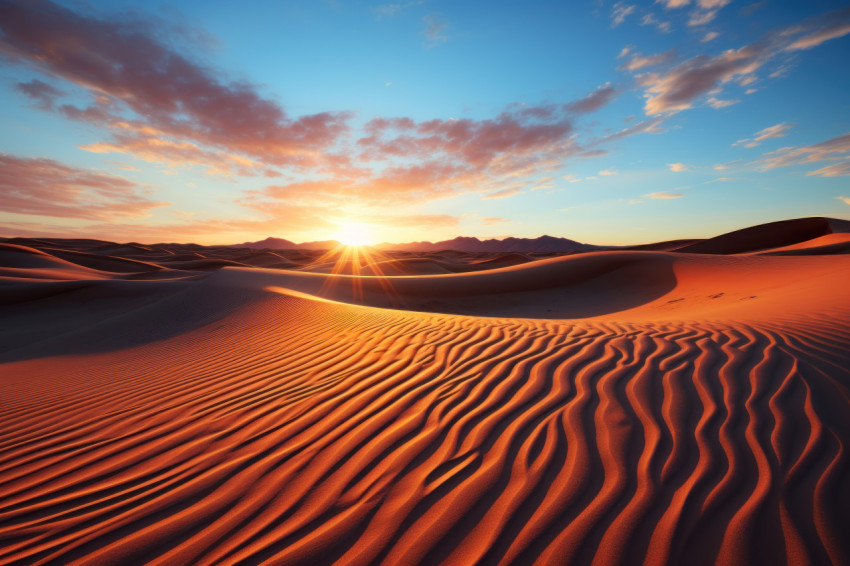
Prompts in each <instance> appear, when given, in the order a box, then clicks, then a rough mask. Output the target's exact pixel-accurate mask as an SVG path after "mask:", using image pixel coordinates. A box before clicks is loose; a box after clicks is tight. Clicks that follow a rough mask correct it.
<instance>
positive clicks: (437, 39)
mask: <svg viewBox="0 0 850 566" xmlns="http://www.w3.org/2000/svg"><path fill="white" fill-rule="evenodd" d="M422 21H423V22H425V29H423V30H422V35H424V36H425V39H426V40H427V41H428V47H434V46H436V45H439V44H441V43H445V42H446V41H448V39H449V36H447V35H446V34H445V33H444V31H445V30H446V28H447V27H449V24H447V23H446V22H444V21H443V20H441V19H440V18H438V17H437V16H435V15H433V14H428V15H427V16H425V17H423V18H422Z"/></svg>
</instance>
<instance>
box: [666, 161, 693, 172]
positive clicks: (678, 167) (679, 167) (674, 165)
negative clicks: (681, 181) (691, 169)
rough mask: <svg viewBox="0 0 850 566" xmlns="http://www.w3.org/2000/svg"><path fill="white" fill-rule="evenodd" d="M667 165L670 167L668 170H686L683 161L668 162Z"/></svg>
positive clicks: (686, 167)
mask: <svg viewBox="0 0 850 566" xmlns="http://www.w3.org/2000/svg"><path fill="white" fill-rule="evenodd" d="M667 166H668V167H669V168H670V171H674V172H676V173H681V172H682V171H687V170H688V166H687V165H685V164H684V163H668V164H667Z"/></svg>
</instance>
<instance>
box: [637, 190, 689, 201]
mask: <svg viewBox="0 0 850 566" xmlns="http://www.w3.org/2000/svg"><path fill="white" fill-rule="evenodd" d="M643 196H644V198H651V199H658V200H669V199H674V198H681V197H683V196H685V195H683V194H682V193H673V192H670V191H656V192H654V193H649V194H646V195H643Z"/></svg>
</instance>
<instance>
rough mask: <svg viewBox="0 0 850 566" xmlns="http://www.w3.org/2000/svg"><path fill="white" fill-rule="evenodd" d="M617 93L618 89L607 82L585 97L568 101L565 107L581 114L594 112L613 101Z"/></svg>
mask: <svg viewBox="0 0 850 566" xmlns="http://www.w3.org/2000/svg"><path fill="white" fill-rule="evenodd" d="M616 94H617V89H616V88H615V87H613V86H611V83H605V84H604V85H602V86H600V87H598V88H597V89H596V90H595V91H593V92H592V93H590V94H588V95H587V96H585V97H584V98H581V99H579V100H576V101H574V102H570V103H568V104H567V105H566V106H565V109H566V110H567V111H570V112H575V113H579V114H585V113H588V112H593V111H594V110H599V109H600V108H602V107H603V106H605V105H606V104H608V103H609V102H611V100H613V98H614V96H615V95H616Z"/></svg>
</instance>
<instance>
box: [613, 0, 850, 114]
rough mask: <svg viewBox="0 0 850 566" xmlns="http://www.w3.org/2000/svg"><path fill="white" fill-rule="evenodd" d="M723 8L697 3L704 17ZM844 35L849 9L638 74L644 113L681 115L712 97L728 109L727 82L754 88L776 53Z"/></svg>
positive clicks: (849, 28) (718, 1)
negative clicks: (677, 113) (742, 44)
mask: <svg viewBox="0 0 850 566" xmlns="http://www.w3.org/2000/svg"><path fill="white" fill-rule="evenodd" d="M726 4H728V2H727V1H726V0H706V1H701V2H698V5H699V7H700V9H701V10H703V11H704V12H705V14H709V13H714V12H716V10H718V9H720V8H722V7H723V6H725V5H726ZM847 33H850V7H849V8H844V9H840V10H835V11H833V12H829V13H827V14H824V15H821V16H818V17H815V18H811V19H809V20H806V21H805V22H804V23H802V24H800V25H798V26H793V27H790V28H786V29H782V30H778V31H773V32H770V33H768V34H766V35H765V36H763V37H762V38H761V39H760V40H759V41H756V42H754V43H751V44H749V45H745V46H743V47H740V48H738V49H729V50H726V51H724V52H723V53H721V54H719V55H715V56H710V55H698V56H696V57H694V58H692V59H690V60H688V61H685V62H683V63H680V64H678V65H676V66H674V67H673V68H671V69H669V70H667V71H665V72H657V73H644V74H640V75H637V77H636V78H637V81H638V84H639V85H640V86H642V87H644V88H645V97H646V104H645V111H646V114H647V115H655V114H664V113H674V112H679V111H681V110H685V109H687V108H691V107H692V106H693V105H694V103H695V102H696V101H697V100H698V99H699V98H700V97H702V96H705V95H709V96H710V97H711V98H710V99H709V101H708V103H709V105H711V106H713V107H715V108H723V107H725V106H728V105H729V104H732V103H735V102H737V101H735V100H726V99H723V98H721V97H720V96H719V95H720V93H721V92H722V90H723V88H724V86H725V85H726V84H727V83H730V82H732V81H735V82H737V83H739V84H741V85H743V86H746V85H747V84H752V82H754V81H755V76H754V74H755V73H756V72H757V71H758V70H759V69H761V67H762V66H763V65H764V64H765V63H767V62H768V61H770V60H771V59H773V58H774V57H776V56H777V55H778V54H780V53H783V52H785V51H789V50H791V51H793V50H799V49H808V48H810V47H814V46H816V45H820V44H821V43H823V42H825V41H828V40H830V39H835V38H837V37H841V36H842V35H845V34H847ZM803 34H805V35H803ZM621 55H622V53H621Z"/></svg>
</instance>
